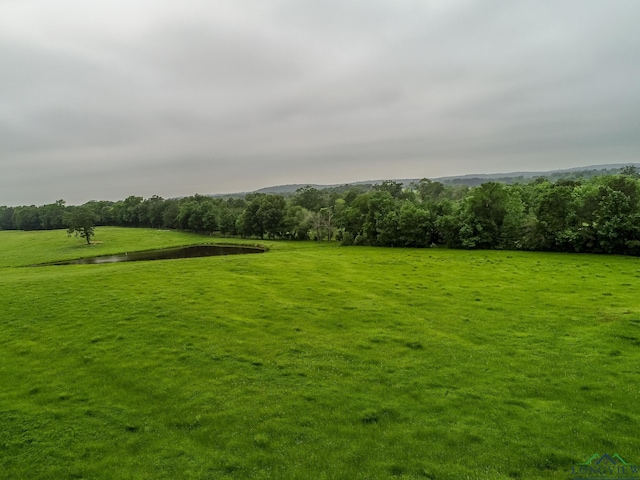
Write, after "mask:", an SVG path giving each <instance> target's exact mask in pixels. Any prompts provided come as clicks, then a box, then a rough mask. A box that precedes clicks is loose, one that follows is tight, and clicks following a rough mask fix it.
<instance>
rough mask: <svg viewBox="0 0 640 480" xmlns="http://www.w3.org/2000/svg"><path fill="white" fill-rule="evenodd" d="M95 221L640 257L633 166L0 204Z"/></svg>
mask: <svg viewBox="0 0 640 480" xmlns="http://www.w3.org/2000/svg"><path fill="white" fill-rule="evenodd" d="M80 213H82V215H84V216H85V217H84V218H86V215H89V217H90V218H91V219H92V221H93V222H94V223H95V225H114V226H126V227H152V228H167V229H182V230H191V231H195V232H201V233H216V234H220V235H223V236H229V235H239V236H242V237H246V238H248V237H258V238H272V239H273V238H280V239H295V240H318V241H331V240H334V239H335V240H338V241H340V242H342V244H344V245H377V246H391V247H427V246H432V245H445V246H448V247H452V248H482V249H493V248H498V249H524V250H545V251H562V252H592V253H617V254H630V255H640V181H639V179H638V174H637V173H636V171H635V169H633V168H628V169H625V170H624V172H623V173H622V174H619V175H606V176H600V177H595V178H591V179H588V180H558V181H556V182H550V181H549V180H547V179H546V178H538V179H535V180H533V181H531V182H528V183H518V184H513V185H506V184H503V183H497V182H487V183H484V184H482V185H480V186H477V187H471V188H469V187H466V186H445V185H443V184H441V183H439V182H432V181H430V180H428V179H423V180H421V181H419V182H417V183H414V184H412V185H410V186H408V187H405V186H403V185H402V184H401V183H397V182H393V181H385V182H383V183H381V184H379V185H374V186H366V187H351V188H348V189H343V190H342V191H339V190H336V189H331V190H318V189H315V188H312V187H304V188H301V189H299V190H297V191H296V192H295V194H292V195H288V196H283V195H275V194H271V195H267V194H248V195H246V196H245V197H244V198H229V199H222V198H214V197H209V196H203V195H194V196H191V197H186V198H182V199H163V198H161V197H158V196H153V197H151V198H147V199H143V198H142V197H137V196H131V197H128V198H126V199H125V200H121V201H118V202H107V201H91V202H88V203H86V204H84V205H82V206H67V205H65V202H64V201H62V200H59V201H57V202H55V203H53V204H49V205H43V206H39V207H36V206H22V207H0V229H5V230H9V229H22V230H37V229H56V228H68V227H70V226H71V223H72V222H71V220H72V219H73V218H74V215H75V217H76V218H78V217H79V216H81V215H80Z"/></svg>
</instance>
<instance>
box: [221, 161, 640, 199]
mask: <svg viewBox="0 0 640 480" xmlns="http://www.w3.org/2000/svg"><path fill="white" fill-rule="evenodd" d="M629 165H633V166H635V167H636V168H637V169H638V170H639V171H640V163H615V164H607V165H591V166H588V167H574V168H565V169H562V170H550V171H542V172H511V173H475V174H467V175H457V176H452V177H437V178H430V180H433V181H434V182H440V183H443V184H445V185H466V186H468V187H475V186H478V185H481V184H483V183H486V182H501V183H509V184H511V183H524V182H528V181H531V180H532V179H534V178H538V177H545V178H548V179H549V180H550V181H552V182H555V181H557V180H560V179H571V180H575V179H579V178H583V179H587V178H592V177H597V176H600V175H615V174H617V173H620V171H621V170H622V169H623V168H624V167H626V166H629ZM385 180H393V181H395V182H399V183H402V184H403V185H405V186H408V185H409V184H411V183H413V182H418V181H420V178H405V179H385ZM383 181H384V180H364V181H360V182H351V183H344V184H333V185H320V184H313V183H295V184H289V185H277V186H273V187H265V188H261V189H259V190H255V191H253V192H239V193H233V194H218V195H213V196H216V197H242V196H244V195H247V194H249V193H265V194H269V193H270V194H279V195H290V194H292V193H295V192H296V190H298V189H299V188H303V187H306V186H309V187H313V188H316V189H318V190H325V189H335V190H337V191H343V190H347V189H349V188H351V187H354V186H355V187H357V186H360V187H363V188H365V189H367V188H370V187H371V186H373V185H376V184H380V183H382V182H383Z"/></svg>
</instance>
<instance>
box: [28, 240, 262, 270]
mask: <svg viewBox="0 0 640 480" xmlns="http://www.w3.org/2000/svg"><path fill="white" fill-rule="evenodd" d="M264 251H265V249H264V248H261V247H247V246H242V245H190V246H188V247H174V248H163V249H161V250H147V251H143V252H127V253H120V254H117V255H103V256H100V257H88V258H79V259H77V260H62V261H59V262H49V263H41V264H38V265H35V266H38V267H39V266H47V265H90V264H91V265H94V264H98V263H118V262H139V261H142V260H169V259H173V258H196V257H213V256H218V255H240V254H243V253H264Z"/></svg>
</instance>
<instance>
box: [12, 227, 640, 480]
mask: <svg viewBox="0 0 640 480" xmlns="http://www.w3.org/2000/svg"><path fill="white" fill-rule="evenodd" d="M96 240H97V241H99V242H102V243H99V244H97V245H92V246H87V245H83V240H82V239H75V238H67V236H66V233H65V232H63V231H54V232H0V252H1V253H0V345H1V347H0V348H1V351H0V353H1V362H0V385H1V387H2V388H0V478H7V479H23V478H24V479H76V478H86V479H111V478H112V479H227V478H228V479H245V478H258V479H289V478H292V479H314V480H317V479H378V478H380V479H385V478H416V479H420V478H428V479H456V480H457V479H491V480H495V479H509V478H522V479H538V478H540V479H568V478H571V476H572V475H571V468H572V466H573V465H574V464H576V463H580V462H584V461H586V460H587V459H589V457H591V456H592V455H593V454H594V453H599V454H603V453H609V454H612V455H613V454H614V453H618V454H619V455H621V456H622V457H623V458H624V459H625V460H626V461H627V462H630V463H636V462H637V463H640V435H639V432H640V408H639V405H640V403H639V401H640V399H639V392H640V387H639V385H640V362H639V360H640V301H639V300H638V289H637V285H638V281H639V279H640V260H639V259H636V258H630V257H629V258H625V257H612V256H591V255H563V254H543V253H526V252H500V251H473V252H470V251H452V250H445V249H422V250H417V249H415V250H414V249H391V248H388V249H382V248H364V247H363V248H359V247H349V248H346V247H338V246H336V245H335V244H331V245H329V244H315V243H312V242H305V243H287V242H262V243H263V244H265V245H268V246H269V247H270V250H269V251H268V252H267V253H265V254H258V255H242V256H225V257H210V258H199V259H183V260H165V261H156V262H132V263H122V264H108V265H74V266H50V267H28V268H24V267H21V266H22V265H29V264H34V263H39V262H46V261H54V260H61V259H69V258H77V257H82V256H91V255H99V254H105V253H119V252H124V251H135V250H145V249H150V248H153V247H162V246H170V245H183V244H190V243H199V242H202V241H203V240H204V241H210V240H211V239H210V238H209V237H201V236H196V235H190V234H186V233H176V232H161V231H154V230H144V229H139V230H126V229H116V228H98V229H97V235H96ZM218 241H220V240H218ZM236 242H239V240H236Z"/></svg>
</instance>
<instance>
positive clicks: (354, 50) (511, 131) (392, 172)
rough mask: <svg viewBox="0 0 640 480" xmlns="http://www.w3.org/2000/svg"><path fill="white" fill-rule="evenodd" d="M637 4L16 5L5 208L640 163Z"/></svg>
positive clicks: (11, 22) (1, 22) (1, 136)
mask: <svg viewBox="0 0 640 480" xmlns="http://www.w3.org/2000/svg"><path fill="white" fill-rule="evenodd" d="M639 14H640V4H637V3H636V2H631V1H624V0H619V1H615V2H598V1H595V0H590V1H584V0H583V1H577V0H570V1H566V2H561V3H558V2H552V1H547V0H541V1H539V2H535V3H527V4H524V3H515V2H508V1H504V0H500V1H498V0H485V1H482V2H480V1H472V0H455V1H443V0H432V1H417V0H396V1H393V2H392V1H390V0H373V1H371V0H369V1H364V0H355V1H353V2H338V1H337V0H335V1H334V0H329V1H326V2H315V1H310V0H295V1H293V0H266V1H265V0H263V1H257V0H251V1H246V2H242V3H239V2H232V1H230V0H227V1H218V2H215V3H212V2H207V1H204V0H186V1H185V2H181V3H180V4H176V3H175V2H169V1H162V0H161V1H150V0H135V1H133V2H126V3H125V2H124V1H122V0H115V1H112V2H108V3H104V4H93V3H90V2H82V1H80V0H60V1H59V2H54V3H52V2H45V1H43V0H24V1H20V2H17V1H5V2H2V3H1V4H0V62H2V65H3V71H4V72H8V73H5V74H4V75H2V76H0V204H16V203H37V202H41V203H45V202H49V201H53V200H55V199H58V198H65V199H67V200H68V201H70V202H72V201H76V202H82V201H86V200H88V199H89V198H105V199H118V198H123V197H124V196H126V195H129V194H138V195H145V196H148V195H152V194H156V193H157V194H160V195H164V196H171V195H188V194H191V193H194V192H196V191H197V192H199V193H210V192H228V191H233V190H251V189H254V188H259V187H263V186H267V185H270V184H273V183H289V182H296V183H306V182H308V183H342V182H346V181H353V180H359V179H365V178H400V177H424V176H427V177H434V176H439V175H451V174H463V173H474V172H482V171H514V170H536V169H541V168H559V167H562V166H567V167H569V166H578V165H586V164H589V163H607V162H611V163H617V162H624V161H632V160H637V155H638V152H639V151H640V138H638V136H637V134H636V132H637V125H638V122H639V116H640V113H639V112H640V109H638V108H637V107H638V103H639V101H640V91H638V89H637V85H638V84H639V83H640V66H639V65H638V62H637V60H636V59H637V58H638V56H640V37H639V36H638V35H637V34H636V27H635V25H634V20H635V19H637V18H638V16H639ZM96 178H99V179H100V181H99V182H96V181H95V180H96Z"/></svg>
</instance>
